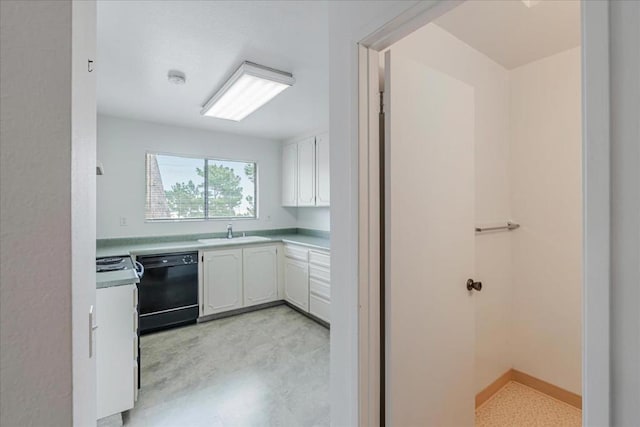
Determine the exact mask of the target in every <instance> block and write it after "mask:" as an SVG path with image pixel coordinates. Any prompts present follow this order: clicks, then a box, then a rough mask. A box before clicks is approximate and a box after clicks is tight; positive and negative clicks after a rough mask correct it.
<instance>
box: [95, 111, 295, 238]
mask: <svg viewBox="0 0 640 427" xmlns="http://www.w3.org/2000/svg"><path fill="white" fill-rule="evenodd" d="M280 147H281V143H280V142H278V141H271V140H268V139H261V138H254V137H247V136H241V135H234V134H227V133H221V132H212V131H206V130H198V129H189V128H184V127H179V126H170V125H163V124H159V123H151V122H144V121H139V120H129V119H122V118H117V117H111V116H105V115H99V116H98V160H99V161H100V162H102V164H103V166H104V171H105V172H104V175H102V176H98V177H97V178H98V179H97V190H98V200H97V204H98V225H97V226H98V230H97V232H98V238H113V237H132V236H135V237H137V236H157V235H172V234H189V233H208V232H220V231H224V230H226V226H227V223H228V222H229V221H228V220H209V221H185V222H146V221H145V220H144V207H145V188H146V187H145V153H146V152H147V151H156V152H162V153H175V154H184V155H192V156H210V157H214V158H215V157H219V158H223V159H239V160H255V161H256V162H258V174H259V175H258V186H259V187H258V216H259V218H258V219H234V220H233V221H232V222H233V226H234V230H237V231H242V230H256V229H271V228H287V227H296V226H297V213H296V209H295V208H283V207H282V206H281V205H280V202H281V196H280V194H281V179H282V173H281V151H280ZM120 218H126V223H127V225H126V226H121V225H120Z"/></svg>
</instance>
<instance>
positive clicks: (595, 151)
mask: <svg viewBox="0 0 640 427" xmlns="http://www.w3.org/2000/svg"><path fill="white" fill-rule="evenodd" d="M582 129H583V136H582V141H583V172H582V173H583V184H582V185H583V193H584V197H583V217H584V225H583V227H584V231H583V234H584V246H583V251H584V252H583V289H582V293H583V297H582V301H583V313H582V316H583V320H582V328H583V329H582V331H583V332H582V349H583V350H582V351H583V353H582V408H583V411H582V423H583V425H585V426H606V425H609V424H610V419H611V418H610V403H611V402H610V400H609V399H610V397H609V396H610V394H609V390H610V387H611V382H610V381H611V380H610V362H609V358H610V355H609V348H610V337H609V335H610V329H609V325H610V313H609V310H610V308H609V299H610V296H609V293H610V285H611V284H610V219H609V218H610V164H609V161H610V160H609V158H610V141H609V4H608V2H598V1H593V2H592V1H584V2H582Z"/></svg>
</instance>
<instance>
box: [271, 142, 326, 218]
mask: <svg viewBox="0 0 640 427" xmlns="http://www.w3.org/2000/svg"><path fill="white" fill-rule="evenodd" d="M329 194H330V189H329V134H326V133H325V134H322V135H319V136H316V137H311V138H307V139H303V140H302V141H299V142H297V143H290V144H286V145H284V146H283V147H282V206H329V204H330V197H329Z"/></svg>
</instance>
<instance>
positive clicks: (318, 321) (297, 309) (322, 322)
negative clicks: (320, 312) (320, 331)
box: [284, 301, 331, 329]
mask: <svg viewBox="0 0 640 427" xmlns="http://www.w3.org/2000/svg"><path fill="white" fill-rule="evenodd" d="M284 305H286V306H287V307H289V308H291V309H293V310H295V311H297V312H298V313H300V314H302V315H303V316H305V317H308V318H309V319H311V320H313V321H314V322H316V323H318V324H320V325H321V326H324V327H325V328H327V329H331V325H330V324H329V322H325V321H324V320H322V319H320V318H319V317H316V316H314V315H313V314H311V313H309V312H308V311H304V310H303V309H301V308H300V307H297V306H295V305H293V304H291V303H290V302H289V301H284Z"/></svg>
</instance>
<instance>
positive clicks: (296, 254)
mask: <svg viewBox="0 0 640 427" xmlns="http://www.w3.org/2000/svg"><path fill="white" fill-rule="evenodd" d="M284 255H285V256H286V257H287V258H292V259H297V260H300V261H304V262H307V261H309V250H308V249H304V248H300V247H297V246H289V245H286V246H285V247H284Z"/></svg>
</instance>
